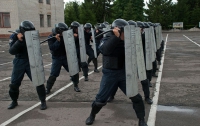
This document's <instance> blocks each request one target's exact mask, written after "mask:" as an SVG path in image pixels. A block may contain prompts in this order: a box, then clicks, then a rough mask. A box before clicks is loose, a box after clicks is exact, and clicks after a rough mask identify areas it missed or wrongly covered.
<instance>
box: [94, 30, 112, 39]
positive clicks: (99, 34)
mask: <svg viewBox="0 0 200 126" xmlns="http://www.w3.org/2000/svg"><path fill="white" fill-rule="evenodd" d="M112 31H113V29H110V30H108V31H105V32H103V33H101V34H99V35H97V36H95V38H98V37H99V36H101V35H103V34H106V33H108V32H112Z"/></svg>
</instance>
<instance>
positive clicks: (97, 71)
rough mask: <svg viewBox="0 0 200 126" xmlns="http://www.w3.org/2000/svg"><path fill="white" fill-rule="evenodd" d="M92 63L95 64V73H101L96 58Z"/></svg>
mask: <svg viewBox="0 0 200 126" xmlns="http://www.w3.org/2000/svg"><path fill="white" fill-rule="evenodd" d="M92 62H93V63H94V72H96V73H99V70H98V69H97V67H98V65H97V58H94V59H93V60H92Z"/></svg>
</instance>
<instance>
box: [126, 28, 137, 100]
mask: <svg viewBox="0 0 200 126" xmlns="http://www.w3.org/2000/svg"><path fill="white" fill-rule="evenodd" d="M124 42H125V63H126V64H125V65H126V95H127V96H128V97H133V96H135V95H137V94H138V83H137V61H136V59H137V58H136V36H135V26H134V25H130V26H125V27H124Z"/></svg>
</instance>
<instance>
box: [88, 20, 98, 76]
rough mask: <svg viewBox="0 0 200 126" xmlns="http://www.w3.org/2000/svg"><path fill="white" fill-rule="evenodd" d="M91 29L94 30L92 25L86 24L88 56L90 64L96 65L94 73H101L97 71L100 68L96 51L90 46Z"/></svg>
mask: <svg viewBox="0 0 200 126" xmlns="http://www.w3.org/2000/svg"><path fill="white" fill-rule="evenodd" d="M91 28H92V25H91V24H90V23H86V24H85V25H84V35H85V48H86V54H87V55H88V64H89V63H90V62H91V61H92V62H93V64H94V72H96V73H99V70H98V69H97V67H98V63H97V58H95V56H94V50H93V49H92V46H91V45H90V41H91V40H92V39H91V38H92V33H91Z"/></svg>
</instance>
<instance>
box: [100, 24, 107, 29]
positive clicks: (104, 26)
mask: <svg viewBox="0 0 200 126" xmlns="http://www.w3.org/2000/svg"><path fill="white" fill-rule="evenodd" d="M103 28H106V25H105V24H104V23H101V24H100V25H99V26H98V29H103Z"/></svg>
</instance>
